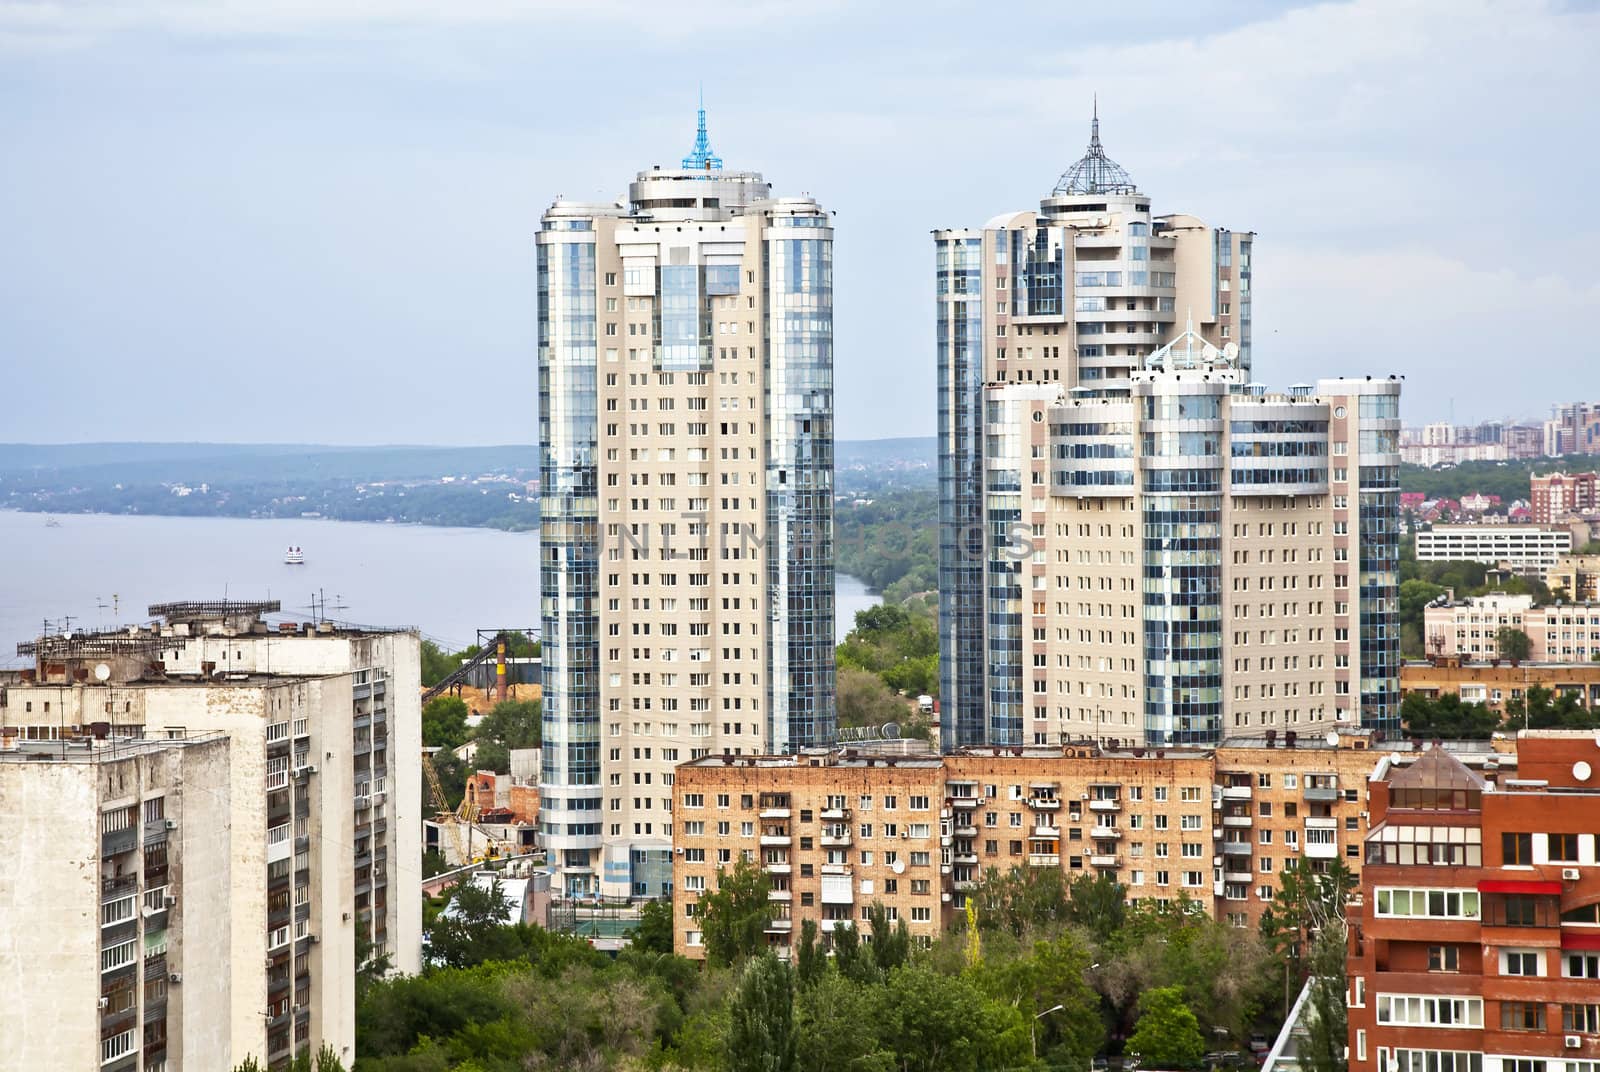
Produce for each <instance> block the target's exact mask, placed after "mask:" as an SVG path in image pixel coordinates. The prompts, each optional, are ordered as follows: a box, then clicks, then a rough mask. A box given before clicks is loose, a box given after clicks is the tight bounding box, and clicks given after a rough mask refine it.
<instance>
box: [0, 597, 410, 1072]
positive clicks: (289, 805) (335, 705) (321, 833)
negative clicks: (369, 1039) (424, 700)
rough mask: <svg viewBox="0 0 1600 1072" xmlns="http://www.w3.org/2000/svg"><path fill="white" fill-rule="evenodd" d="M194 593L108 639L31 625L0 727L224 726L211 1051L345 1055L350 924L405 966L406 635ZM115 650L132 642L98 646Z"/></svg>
mask: <svg viewBox="0 0 1600 1072" xmlns="http://www.w3.org/2000/svg"><path fill="white" fill-rule="evenodd" d="M197 606H198V605H194V606H191V605H174V606H173V607H172V608H171V609H170V611H169V614H170V617H169V618H168V620H167V621H166V623H165V624H162V625H159V626H156V627H153V628H150V629H147V630H135V631H130V632H127V633H120V634H114V635H113V636H112V637H110V638H109V639H105V638H99V637H89V638H77V639H76V640H75V641H74V640H73V639H72V638H44V639H42V640H41V641H39V642H38V644H37V645H36V651H37V658H38V665H37V667H36V669H34V670H31V671H25V672H24V673H23V674H22V675H20V676H21V677H22V678H23V680H19V681H15V682H13V683H11V684H9V685H8V686H7V687H6V688H5V689H4V690H3V691H0V727H3V728H5V729H7V730H13V731H15V735H16V737H17V738H18V739H20V740H23V741H25V742H27V741H51V740H61V739H63V738H76V737H80V736H82V735H87V734H90V733H91V729H92V727H94V726H95V724H96V723H99V724H102V725H103V726H104V729H105V732H106V733H108V734H109V735H110V736H113V737H132V738H142V739H145V740H162V739H172V740H180V741H181V740H186V739H189V738H192V737H195V736H197V735H205V736H216V735H221V736H223V737H225V738H226V739H227V740H228V741H229V743H230V748H229V750H228V765H229V784H230V786H231V791H230V793H229V794H228V795H227V796H226V798H225V799H224V800H223V801H221V803H220V806H221V807H222V808H223V809H224V811H225V812H226V830H227V832H228V833H227V837H226V838H225V841H226V844H227V851H228V858H229V860H230V863H231V867H230V869H229V870H228V871H227V874H228V876H229V879H228V887H227V891H226V893H225V894H223V895H222V897H221V898H219V900H221V901H225V902H226V904H227V905H228V907H229V911H227V912H226V913H223V914H222V915H221V918H223V919H225V920H226V921H227V928H228V930H227V936H226V938H225V939H224V941H223V943H222V947H223V949H224V951H225V953H226V957H227V963H228V964H229V965H230V968H229V972H228V974H229V976H230V978H229V983H228V986H227V988H226V993H227V1000H228V1006H229V1010H230V1011H229V1012H228V1014H227V1019H226V1032H227V1038H228V1042H229V1046H230V1047H231V1050H230V1051H229V1052H231V1054H232V1057H231V1059H230V1060H229V1061H228V1062H227V1063H228V1064H232V1063H237V1062H238V1061H242V1060H244V1058H245V1057H247V1056H252V1055H253V1056H255V1057H256V1058H257V1059H259V1060H264V1061H267V1062H269V1063H270V1064H271V1065H272V1066H274V1067H276V1066H278V1065H281V1064H283V1063H284V1062H286V1061H287V1060H288V1059H289V1058H290V1057H292V1056H293V1054H294V1053H295V1052H296V1051H297V1050H300V1049H304V1048H306V1047H309V1048H311V1049H313V1050H315V1049H316V1048H317V1046H318V1045H320V1044H321V1043H323V1042H327V1043H328V1044H330V1045H332V1046H333V1048H334V1050H335V1052H337V1053H340V1054H341V1055H342V1056H343V1057H345V1058H346V1059H349V1058H351V1057H352V1056H353V1054H354V1052H355V1051H354V1047H355V1024H354V1012H355V992H354V986H355V973H356V969H357V964H356V962H355V955H356V945H357V941H358V934H359V937H360V938H361V939H362V940H364V941H366V942H371V943H372V944H373V949H374V951H375V953H376V954H385V953H387V954H388V955H390V956H391V957H392V958H393V963H394V966H395V967H396V969H398V970H401V971H409V972H414V971H417V970H419V968H420V957H421V896H420V892H419V891H418V887H417V882H416V880H417V878H418V877H419V876H420V870H421V868H420V861H421V832H420V816H419V815H418V814H417V809H418V808H419V807H420V804H421V792H422V791H421V784H420V783H421V775H420V768H419V766H418V764H417V763H415V762H412V761H411V757H415V756H417V755H419V754H420V750H421V738H420V734H421V716H420V707H419V703H418V699H417V697H418V695H419V682H418V675H419V673H420V659H419V654H418V644H419V641H418V638H417V636H416V634H415V633H410V632H394V633H381V632H371V631H367V632H351V631H342V630H335V629H332V628H331V627H327V628H323V629H320V630H319V629H317V628H314V627H309V626H307V627H295V631H294V632H275V631H269V630H268V629H267V628H266V626H265V625H264V624H262V623H261V622H260V621H259V619H258V617H257V611H258V610H259V609H260V607H259V606H257V605H248V604H245V605H232V606H230V607H229V608H228V609H227V611H226V612H225V613H214V611H215V610H216V608H215V607H205V608H203V609H196V608H197ZM152 609H153V610H156V609H157V608H152ZM119 646H120V648H122V649H127V650H132V649H135V648H136V649H137V652H138V654H137V655H127V654H115V653H114V654H106V652H107V651H109V650H112V649H116V648H119ZM101 664H103V665H105V666H106V669H107V671H108V676H107V680H106V681H105V682H103V683H102V682H100V681H98V680H96V678H95V675H94V673H93V668H94V667H95V666H97V665H101ZM269 667H270V668H271V669H270V670H269V669H268V668H269ZM391 756H392V757H393V759H392V762H391V758H390V757H391ZM34 821H36V822H37V821H39V819H38V818H37V817H35V820H34ZM213 1052H215V1051H213Z"/></svg>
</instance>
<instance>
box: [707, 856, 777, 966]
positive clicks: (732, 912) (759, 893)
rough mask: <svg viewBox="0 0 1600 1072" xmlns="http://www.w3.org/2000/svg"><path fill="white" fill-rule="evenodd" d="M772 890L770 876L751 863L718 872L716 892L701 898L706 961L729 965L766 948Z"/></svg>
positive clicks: (746, 861)
mask: <svg viewBox="0 0 1600 1072" xmlns="http://www.w3.org/2000/svg"><path fill="white" fill-rule="evenodd" d="M771 889H772V884H771V880H770V879H769V878H768V877H767V873H766V872H765V871H763V870H762V869H761V868H759V867H757V866H756V865H755V864H753V863H751V862H750V861H748V860H745V859H740V860H739V861H738V862H737V863H735V864H734V867H733V870H732V871H726V870H723V869H721V868H719V869H718V870H717V889H716V892H715V893H710V894H707V895H706V896H704V897H702V898H700V933H701V936H702V937H703V939H704V941H705V946H706V960H707V961H709V962H710V963H711V964H713V965H721V966H726V965H729V964H732V963H733V962H734V961H735V960H739V959H741V958H743V957H749V956H754V955H755V954H757V953H759V952H761V951H762V950H763V949H765V948H766V944H767V941H766V928H767V922H768V921H769V920H770V919H771V918H772V908H771V905H770V903H769V902H768V900H767V894H768V892H769V891H770V890H771Z"/></svg>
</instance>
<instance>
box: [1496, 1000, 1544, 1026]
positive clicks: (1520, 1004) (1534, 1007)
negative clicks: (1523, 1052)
mask: <svg viewBox="0 0 1600 1072" xmlns="http://www.w3.org/2000/svg"><path fill="white" fill-rule="evenodd" d="M1500 1030H1502V1031H1543V1030H1544V1004H1543V1002H1536V1001H1502V1002H1501V1003H1500Z"/></svg>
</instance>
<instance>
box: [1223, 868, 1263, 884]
mask: <svg viewBox="0 0 1600 1072" xmlns="http://www.w3.org/2000/svg"><path fill="white" fill-rule="evenodd" d="M1222 880H1223V881H1224V882H1254V881H1255V875H1254V874H1252V873H1251V872H1249V871H1228V870H1224V871H1223V872H1222Z"/></svg>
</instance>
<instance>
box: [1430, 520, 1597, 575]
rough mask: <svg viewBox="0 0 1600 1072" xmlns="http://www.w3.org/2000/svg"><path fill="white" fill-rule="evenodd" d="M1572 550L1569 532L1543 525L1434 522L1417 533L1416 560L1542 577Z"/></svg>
mask: <svg viewBox="0 0 1600 1072" xmlns="http://www.w3.org/2000/svg"><path fill="white" fill-rule="evenodd" d="M1571 551H1572V533H1571V532H1570V531H1568V530H1567V529H1565V528H1562V527H1558V526H1547V525H1497V524H1479V525H1434V526H1433V527H1432V528H1428V529H1422V530H1421V531H1419V532H1418V533H1417V561H1419V562H1482V563H1484V564H1486V565H1490V566H1499V565H1505V566H1506V567H1507V568H1509V569H1510V570H1511V571H1512V572H1514V573H1520V574H1522V575H1524V576H1529V577H1543V576H1544V574H1545V571H1546V570H1548V569H1549V568H1550V567H1551V566H1554V565H1555V564H1556V562H1557V560H1559V559H1560V558H1561V556H1562V555H1565V554H1569V553H1570V552H1571Z"/></svg>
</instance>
